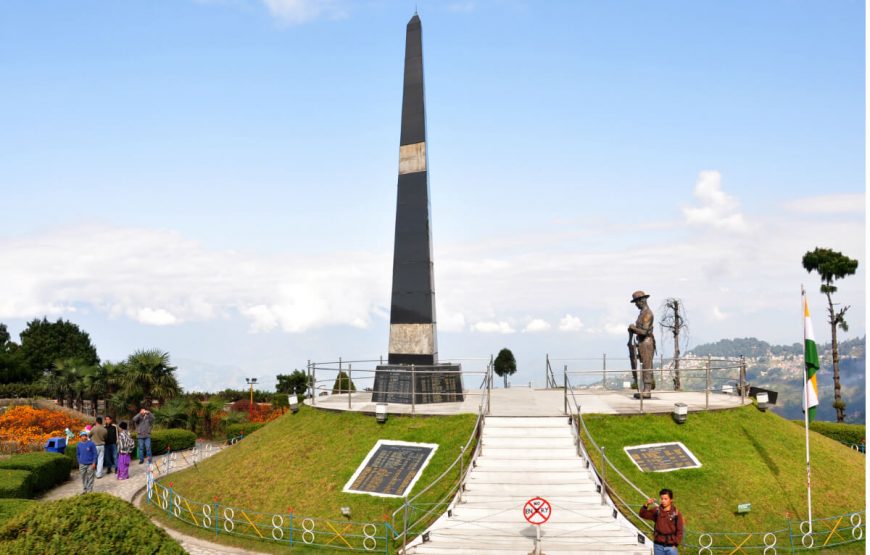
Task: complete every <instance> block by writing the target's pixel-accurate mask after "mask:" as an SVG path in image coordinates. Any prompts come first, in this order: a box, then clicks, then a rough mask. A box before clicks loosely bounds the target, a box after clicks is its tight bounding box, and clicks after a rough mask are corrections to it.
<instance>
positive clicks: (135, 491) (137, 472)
mask: <svg viewBox="0 0 870 555" xmlns="http://www.w3.org/2000/svg"><path fill="white" fill-rule="evenodd" d="M205 445H206V444H205V443H198V444H197V446H198V447H199V448H201V450H200V456H201V457H202V458H206V457H209V456H211V455H214V454H215V453H217V452H219V451H220V446H219V445H213V446H212V449H210V450H205V449H204V446H205ZM154 460H155V463H156V468H157V469H160V470H161V471H163V470H165V467H166V457H165V456H161V457H155V459H154ZM192 465H193V453H192V452H191V451H179V452H178V453H176V458H175V462H174V463H173V467H172V470H171V471H172V472H175V471H177V470H183V469H185V468H188V467H190V466H192ZM147 469H148V464H147V463H146V464H141V465H140V464H139V463H138V461H136V460H133V461H132V463H131V464H130V478H129V479H128V480H118V478H117V475H116V474H106V475H103V477H102V478H99V479H97V480H94V491H95V492H100V493H108V494H110V495H114V496H115V497H119V498H121V499H123V500H124V501H128V502H130V503H133V504H134V505H136V502H135V501H138V499H139V498H141V495H142V493H143V492H144V491H145V485H146V471H147ZM160 475H161V476H163V475H165V473H164V472H161V474H160ZM81 491H82V481H81V478H80V476H79V473H78V470H75V471H73V472H72V473H71V474H70V481H68V482H66V483H64V484H62V485H60V486H58V487H56V488H54V489H52V490H50V491H48V492H46V493H45V494H44V495H43V496H41V497H40V498H39V500H40V501H52V500H55V499H63V498H66V497H72V496H74V495H78V494H80V493H81ZM152 522H154V524H156V525H157V526H160V527H161V528H163V529H164V530H165V531H166V533H168V534H169V535H170V536H172V537H173V538H174V539H175V540H176V541H178V543H180V544H181V546H182V547H183V548H184V550H185V551H187V552H188V553H190V554H191V555H222V554H227V553H228V554H232V555H242V554H249V553H258V552H257V551H250V550H244V549H240V548H236V547H230V546H226V545H221V544H217V543H213V542H209V541H206V540H203V539H200V538H195V537H192V536H188V535H185V534H182V533H181V532H179V531H178V530H175V529H172V528H169V527H167V526H164V525H163V524H161V523H159V522H157V521H152Z"/></svg>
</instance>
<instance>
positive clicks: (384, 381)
mask: <svg viewBox="0 0 870 555" xmlns="http://www.w3.org/2000/svg"><path fill="white" fill-rule="evenodd" d="M423 368H425V369H424V370H417V369H416V368H415V370H414V376H413V380H412V377H411V366H410V365H404V364H401V365H383V366H378V367H377V369H376V371H375V384H374V387H373V388H372V402H374V403H399V404H405V405H410V404H411V389H412V382H413V387H414V389H416V392H417V395H416V398H415V399H414V403H417V404H427V403H449V402H462V401H463V400H464V395H463V392H462V366H460V365H459V364H440V365H437V366H425V367H423Z"/></svg>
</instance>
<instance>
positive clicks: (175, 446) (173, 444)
mask: <svg viewBox="0 0 870 555" xmlns="http://www.w3.org/2000/svg"><path fill="white" fill-rule="evenodd" d="M133 439H136V434H133ZM194 445H196V434H195V433H193V432H191V431H189V430H182V429H179V428H170V429H168V430H153V431H152V432H151V454H152V455H154V456H157V455H163V454H165V453H166V452H167V451H168V450H169V449H171V450H173V451H182V450H184V449H190V448H192V447H193V446H194ZM136 446H137V449H138V446H139V441H138V440H137V441H136Z"/></svg>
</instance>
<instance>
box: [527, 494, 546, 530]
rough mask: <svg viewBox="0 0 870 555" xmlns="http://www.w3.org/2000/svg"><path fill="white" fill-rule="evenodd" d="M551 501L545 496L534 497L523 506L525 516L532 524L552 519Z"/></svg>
mask: <svg viewBox="0 0 870 555" xmlns="http://www.w3.org/2000/svg"><path fill="white" fill-rule="evenodd" d="M551 512H552V511H551V509H550V502H549V501H547V500H546V499H544V498H543V497H533V498H531V499H529V500H528V501H526V504H525V505H524V506H523V516H524V517H525V518H526V520H528V521H529V522H530V523H532V524H536V525H539V526H540V525H541V524H543V523H545V522H547V521H548V520H550V514H551Z"/></svg>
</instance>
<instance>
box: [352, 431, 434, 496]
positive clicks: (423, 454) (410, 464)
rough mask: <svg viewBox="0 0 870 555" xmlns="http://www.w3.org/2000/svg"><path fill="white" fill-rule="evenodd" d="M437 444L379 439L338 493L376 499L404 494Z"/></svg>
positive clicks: (426, 462) (409, 488) (418, 476)
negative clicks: (367, 496)
mask: <svg viewBox="0 0 870 555" xmlns="http://www.w3.org/2000/svg"><path fill="white" fill-rule="evenodd" d="M436 449H438V445H437V444H434V443H409V442H405V441H391V440H385V439H381V440H378V442H377V443H376V444H375V446H374V447H373V448H372V450H371V451H369V453H368V455H366V458H365V459H364V460H363V462H362V464H360V465H359V468H357V470H356V472H355V473H354V475H353V476H352V477H351V478H350V480H348V482H347V484H346V485H345V486H344V489H343V490H342V491H345V492H348V493H366V494H369V495H375V496H378V497H404V496H405V495H407V494H408V493H409V492H410V491H411V489H412V488H413V487H414V484H415V483H417V480H418V479H419V478H420V475H421V474H422V473H423V469H424V468H426V465H427V464H429V460H430V459H432V456H433V455H434V454H435V450H436Z"/></svg>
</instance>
